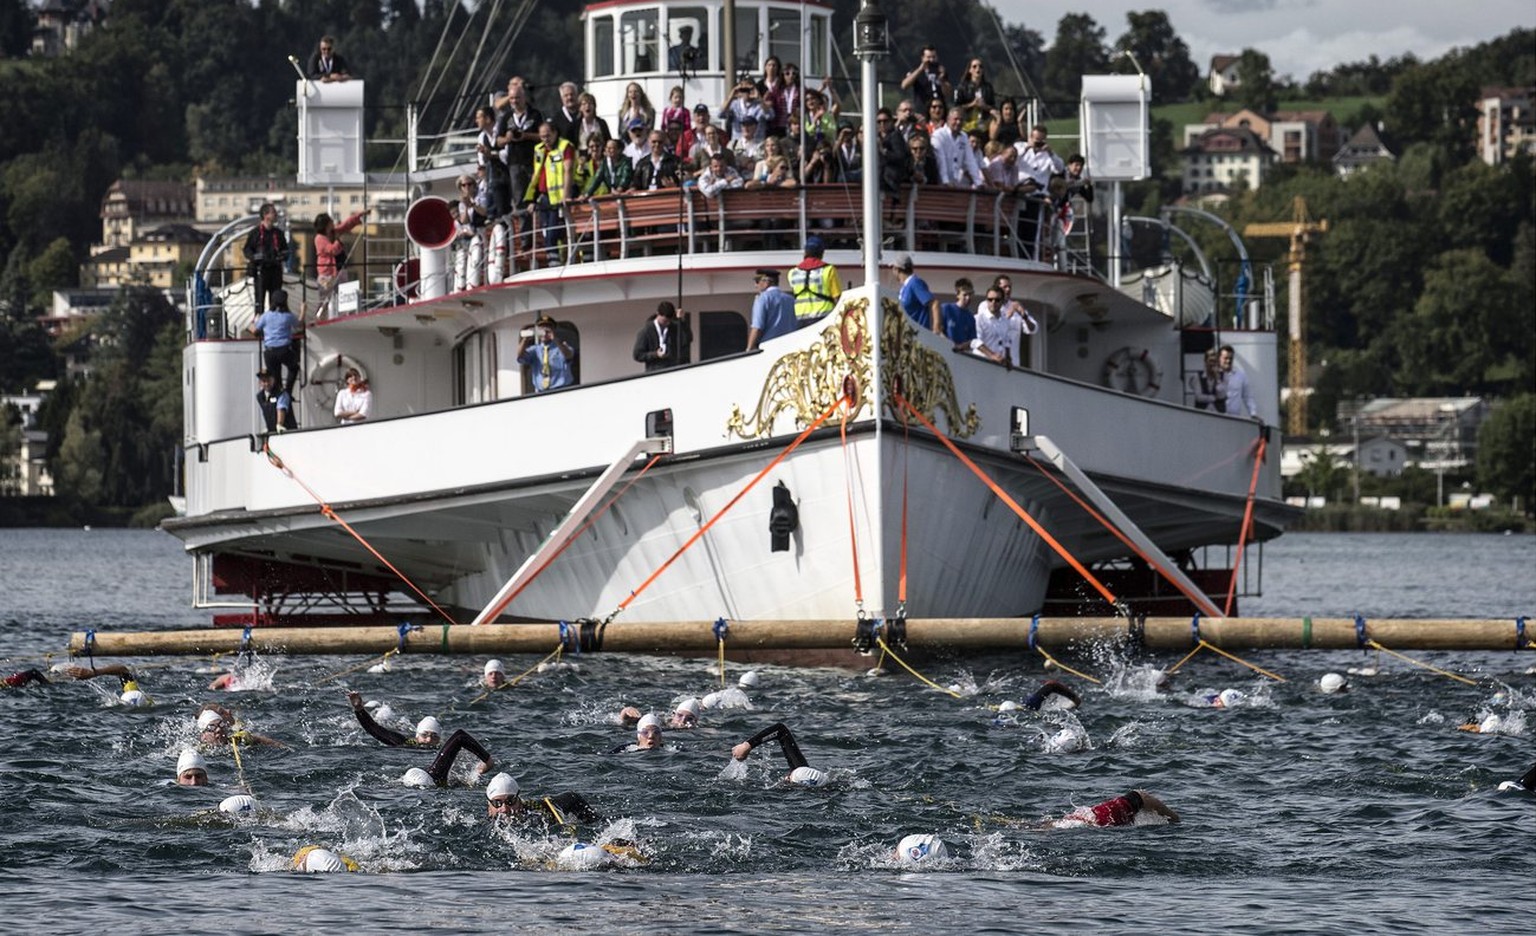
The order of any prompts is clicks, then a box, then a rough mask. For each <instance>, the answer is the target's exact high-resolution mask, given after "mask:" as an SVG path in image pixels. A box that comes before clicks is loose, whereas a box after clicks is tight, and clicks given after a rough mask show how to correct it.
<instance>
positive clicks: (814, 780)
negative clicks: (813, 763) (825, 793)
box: [789, 767, 827, 786]
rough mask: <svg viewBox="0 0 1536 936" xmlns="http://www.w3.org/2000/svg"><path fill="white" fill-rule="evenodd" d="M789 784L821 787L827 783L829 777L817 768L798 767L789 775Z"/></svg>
mask: <svg viewBox="0 0 1536 936" xmlns="http://www.w3.org/2000/svg"><path fill="white" fill-rule="evenodd" d="M789 782H790V783H798V784H800V785H801V786H821V785H822V784H823V783H826V782H827V775H826V774H824V773H822V772H821V771H819V770H817V769H816V768H815V767H796V768H795V769H794V770H792V771H790V773H789Z"/></svg>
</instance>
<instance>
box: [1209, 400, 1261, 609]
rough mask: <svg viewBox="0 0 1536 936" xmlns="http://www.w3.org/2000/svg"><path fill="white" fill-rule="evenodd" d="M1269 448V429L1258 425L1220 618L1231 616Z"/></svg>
mask: <svg viewBox="0 0 1536 936" xmlns="http://www.w3.org/2000/svg"><path fill="white" fill-rule="evenodd" d="M1268 447H1269V427H1267V426H1265V425H1263V424H1262V423H1260V425H1259V438H1258V440H1257V442H1256V444H1255V450H1254V453H1253V477H1252V478H1250V479H1249V481H1248V500H1247V503H1246V504H1244V505H1243V525H1242V528H1241V529H1240V530H1239V531H1238V534H1237V555H1236V557H1235V558H1234V559H1233V560H1232V579H1231V580H1230V581H1229V582H1228V583H1227V603H1226V605H1225V606H1224V607H1223V608H1222V611H1221V616H1222V617H1231V616H1232V603H1233V602H1234V601H1236V600H1237V574H1238V570H1240V569H1241V568H1242V566H1243V553H1244V552H1245V551H1246V550H1247V547H1248V535H1249V534H1250V533H1251V532H1252V531H1253V505H1254V500H1255V498H1256V497H1257V495H1258V490H1259V469H1260V467H1261V466H1262V465H1263V464H1264V451H1265V449H1266V448H1268Z"/></svg>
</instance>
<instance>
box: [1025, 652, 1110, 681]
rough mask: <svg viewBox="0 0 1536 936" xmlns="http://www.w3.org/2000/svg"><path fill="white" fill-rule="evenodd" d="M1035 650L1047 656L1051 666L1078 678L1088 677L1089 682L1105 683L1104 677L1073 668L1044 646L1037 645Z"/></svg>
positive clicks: (1046, 659) (1046, 658)
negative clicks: (1052, 654)
mask: <svg viewBox="0 0 1536 936" xmlns="http://www.w3.org/2000/svg"><path fill="white" fill-rule="evenodd" d="M1035 651H1036V652H1037V653H1039V654H1040V655H1041V656H1043V657H1045V661H1046V662H1047V663H1049V664H1050V665H1051V666H1054V667H1056V668H1057V669H1059V670H1061V671H1062V672H1064V673H1071V674H1072V675H1073V676H1076V677H1077V678H1078V679H1086V680H1088V681H1089V682H1091V683H1093V684H1094V685H1096V686H1102V685H1104V681H1103V680H1102V679H1094V678H1093V677H1092V676H1089V675H1088V674H1087V673H1084V672H1082V671H1081V670H1075V669H1073V668H1072V667H1070V666H1068V665H1067V664H1065V663H1063V662H1061V661H1060V660H1058V659H1056V658H1055V657H1053V656H1051V655H1050V654H1049V653H1047V652H1046V651H1045V648H1044V647H1036V648H1035Z"/></svg>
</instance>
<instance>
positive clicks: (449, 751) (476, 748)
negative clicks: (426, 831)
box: [386, 728, 493, 786]
mask: <svg viewBox="0 0 1536 936" xmlns="http://www.w3.org/2000/svg"><path fill="white" fill-rule="evenodd" d="M386 730H387V729H386ZM465 748H468V749H469V753H471V754H473V755H475V756H476V757H478V758H480V762H481V763H483V764H490V763H493V761H492V760H491V755H490V753H489V752H487V751H486V749H485V748H484V747H483V746H482V745H481V744H480V742H479V741H476V740H475V737H474V735H472V734H470V733H469V732H467V731H465V730H464V729H463V728H460V729H459V730H458V731H455V732H454V733H453V734H451V735H449V736H448V741H447V743H445V744H444V745H443V749H442V750H441V751H438V752H437V757H435V758H433V760H432V766H430V767H428V768H427V773H429V774H431V775H432V781H433V782H434V783H436V784H437V785H438V786H447V785H448V771H450V770H452V769H453V762H454V760H455V759H456V758H457V757H458V756H459V751H461V750H464V749H465Z"/></svg>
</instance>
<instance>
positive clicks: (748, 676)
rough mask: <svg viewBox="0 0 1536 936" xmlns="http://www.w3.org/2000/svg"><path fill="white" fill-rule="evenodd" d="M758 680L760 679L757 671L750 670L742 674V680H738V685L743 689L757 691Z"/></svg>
mask: <svg viewBox="0 0 1536 936" xmlns="http://www.w3.org/2000/svg"><path fill="white" fill-rule="evenodd" d="M757 679H758V677H757V670H750V669H749V670H747V671H746V672H745V673H742V674H741V678H740V679H738V680H736V685H738V686H740V687H741V688H743V689H756V688H757Z"/></svg>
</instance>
